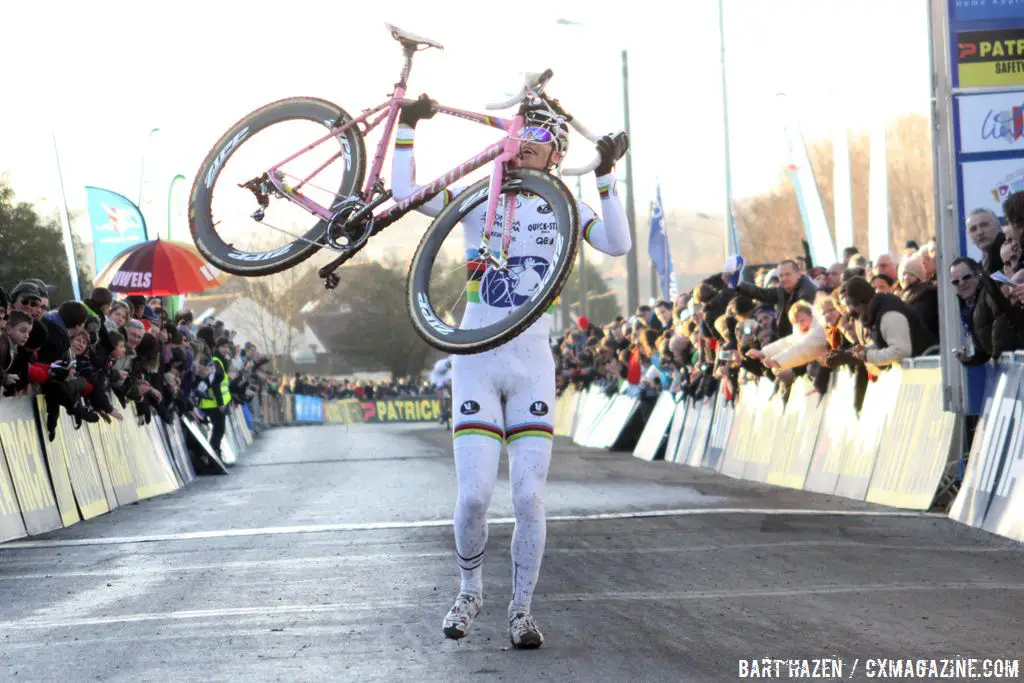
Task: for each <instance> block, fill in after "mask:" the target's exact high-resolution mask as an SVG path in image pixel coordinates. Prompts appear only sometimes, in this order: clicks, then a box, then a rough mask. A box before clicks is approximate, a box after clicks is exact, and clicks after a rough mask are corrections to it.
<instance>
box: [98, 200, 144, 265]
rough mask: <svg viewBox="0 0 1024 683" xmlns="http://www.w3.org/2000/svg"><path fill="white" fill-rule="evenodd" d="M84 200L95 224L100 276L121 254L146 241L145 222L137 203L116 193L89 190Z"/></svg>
mask: <svg viewBox="0 0 1024 683" xmlns="http://www.w3.org/2000/svg"><path fill="white" fill-rule="evenodd" d="M85 196H86V203H87V205H88V207H89V222H90V223H92V252H93V256H94V257H95V259H96V273H97V274H99V273H102V272H103V269H104V268H106V267H107V265H109V264H110V262H111V261H112V260H113V258H114V257H115V256H117V255H118V254H119V253H121V252H122V251H124V250H125V249H127V248H128V247H130V246H132V245H133V244H137V243H139V242H145V241H147V239H148V235H147V233H146V219H145V218H143V217H142V212H141V211H139V207H137V206H135V204H134V202H132V201H131V200H130V199H128V198H127V197H123V196H121V195H119V194H117V193H116V192H111V191H110V190H104V189H102V188H99V187H90V186H86V188H85Z"/></svg>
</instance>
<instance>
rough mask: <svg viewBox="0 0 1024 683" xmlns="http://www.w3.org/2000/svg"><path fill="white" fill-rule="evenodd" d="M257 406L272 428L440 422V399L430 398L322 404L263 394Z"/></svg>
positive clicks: (312, 398) (311, 399) (314, 398)
mask: <svg viewBox="0 0 1024 683" xmlns="http://www.w3.org/2000/svg"><path fill="white" fill-rule="evenodd" d="M259 406H260V411H261V413H262V415H261V418H262V421H263V423H264V424H268V425H274V426H277V425H293V424H359V423H392V422H439V421H440V419H441V400H440V399H439V398H436V397H434V396H416V397H409V398H389V399H381V400H379V401H359V400H356V399H339V400H332V401H326V400H324V399H323V398H321V397H319V396H304V395H301V394H294V395H293V394H264V395H263V396H261V397H260V401H259Z"/></svg>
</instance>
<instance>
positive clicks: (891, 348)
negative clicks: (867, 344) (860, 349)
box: [864, 311, 914, 368]
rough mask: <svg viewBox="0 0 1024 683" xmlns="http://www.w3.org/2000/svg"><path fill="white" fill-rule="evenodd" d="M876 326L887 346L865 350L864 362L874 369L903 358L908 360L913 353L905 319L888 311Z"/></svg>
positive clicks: (896, 313) (894, 312)
mask: <svg viewBox="0 0 1024 683" xmlns="http://www.w3.org/2000/svg"><path fill="white" fill-rule="evenodd" d="M878 326H879V328H880V329H881V331H882V337H884V338H885V343H886V344H888V346H887V347H886V348H884V349H865V353H864V361H865V362H866V363H868V364H870V365H874V366H875V367H879V368H884V367H886V366H887V365H892V364H893V363H898V362H900V361H902V360H903V359H904V358H910V356H911V354H913V352H914V351H913V344H912V342H911V339H910V323H909V322H908V321H907V317H906V316H905V315H903V314H902V313H899V312H897V311H889V312H888V313H886V314H885V315H883V316H882V319H881V320H880V321H879V325H878Z"/></svg>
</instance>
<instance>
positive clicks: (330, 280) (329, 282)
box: [324, 273, 341, 289]
mask: <svg viewBox="0 0 1024 683" xmlns="http://www.w3.org/2000/svg"><path fill="white" fill-rule="evenodd" d="M339 282H341V278H339V277H338V276H337V275H336V274H335V273H328V274H327V275H326V276H325V277H324V289H334V288H335V287H337V286H338V283H339Z"/></svg>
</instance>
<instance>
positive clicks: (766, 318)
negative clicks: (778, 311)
mask: <svg viewBox="0 0 1024 683" xmlns="http://www.w3.org/2000/svg"><path fill="white" fill-rule="evenodd" d="M772 320H774V318H772V316H771V314H770V313H758V314H757V326H758V327H760V328H761V329H764V328H766V327H771V324H772Z"/></svg>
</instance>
